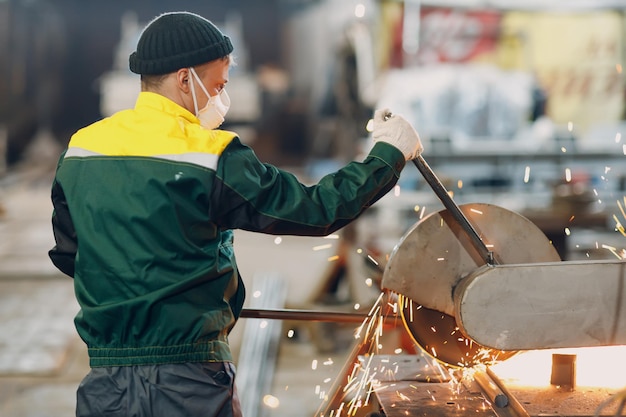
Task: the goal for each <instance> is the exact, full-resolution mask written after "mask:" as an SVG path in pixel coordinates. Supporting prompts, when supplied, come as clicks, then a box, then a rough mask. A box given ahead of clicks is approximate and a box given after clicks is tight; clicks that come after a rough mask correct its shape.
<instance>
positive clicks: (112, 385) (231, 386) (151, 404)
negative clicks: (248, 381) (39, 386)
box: [76, 362, 242, 417]
mask: <svg viewBox="0 0 626 417" xmlns="http://www.w3.org/2000/svg"><path fill="white" fill-rule="evenodd" d="M76 400H77V401H76V416H77V417H96V416H97V417H160V416H162V417H242V416H241V407H240V405H239V398H238V397H237V391H236V389H235V367H234V365H233V364H231V363H227V362H210V363H182V364H167V365H141V366H116V367H102V368H92V369H91V371H90V372H89V373H88V374H87V376H86V377H85V378H84V379H83V381H82V382H81V383H80V386H79V387H78V391H77V393H76Z"/></svg>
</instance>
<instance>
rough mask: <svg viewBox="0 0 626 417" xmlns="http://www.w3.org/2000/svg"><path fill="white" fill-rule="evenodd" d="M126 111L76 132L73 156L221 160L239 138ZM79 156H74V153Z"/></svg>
mask: <svg viewBox="0 0 626 417" xmlns="http://www.w3.org/2000/svg"><path fill="white" fill-rule="evenodd" d="M163 116H164V114H163V113H157V112H150V111H143V112H137V111H136V110H124V111H121V112H119V113H116V114H114V115H113V116H111V117H108V118H106V119H103V120H100V121H98V122H96V123H94V124H91V125H89V126H87V127H85V128H83V129H81V130H79V131H78V132H76V133H75V134H74V135H73V136H72V138H71V140H70V143H69V145H68V148H69V150H68V152H69V154H70V155H80V154H82V155H84V156H88V155H90V156H95V155H100V156H145V157H162V156H174V155H184V154H211V155H214V156H217V157H219V156H220V155H221V154H222V152H223V151H224V149H225V148H226V146H228V144H229V143H230V142H231V141H232V140H233V139H234V138H235V137H237V134H236V133H234V132H229V131H225V130H208V129H205V128H203V127H202V126H200V125H199V124H197V123H193V122H192V121H190V120H188V119H187V118H185V117H182V116H170V117H167V115H166V117H163ZM73 148H74V149H75V150H76V151H78V150H79V149H80V151H79V152H71V150H72V149H73Z"/></svg>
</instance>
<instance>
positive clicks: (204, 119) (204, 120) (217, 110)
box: [189, 68, 230, 130]
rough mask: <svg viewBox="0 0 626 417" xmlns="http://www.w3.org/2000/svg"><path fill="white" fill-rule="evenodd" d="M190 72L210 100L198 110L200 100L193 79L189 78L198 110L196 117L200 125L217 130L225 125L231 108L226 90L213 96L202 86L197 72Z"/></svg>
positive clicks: (194, 102) (195, 106) (194, 103)
mask: <svg viewBox="0 0 626 417" xmlns="http://www.w3.org/2000/svg"><path fill="white" fill-rule="evenodd" d="M189 71H190V72H191V73H192V74H193V76H194V77H195V78H196V80H197V81H198V84H199V85H200V88H201V89H202V91H204V94H206V96H207V97H208V98H209V101H208V102H207V103H206V106H204V107H203V108H201V109H200V110H198V100H197V99H196V91H195V89H194V86H193V85H194V83H193V77H191V78H189V81H190V85H191V96H192V97H193V106H194V109H195V110H196V117H197V118H198V119H199V120H200V125H201V126H202V127H204V128H205V129H209V130H211V129H217V128H218V127H219V126H220V125H221V124H222V123H224V117H225V116H226V113H227V112H228V108H229V107H230V98H229V97H228V94H227V93H226V90H224V89H222V91H220V93H219V94H217V95H215V96H211V95H210V94H209V92H208V91H207V90H206V88H205V87H204V84H202V81H201V80H200V77H198V74H197V73H196V71H195V70H194V69H193V68H190V69H189Z"/></svg>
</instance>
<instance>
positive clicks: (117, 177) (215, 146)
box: [49, 92, 405, 367]
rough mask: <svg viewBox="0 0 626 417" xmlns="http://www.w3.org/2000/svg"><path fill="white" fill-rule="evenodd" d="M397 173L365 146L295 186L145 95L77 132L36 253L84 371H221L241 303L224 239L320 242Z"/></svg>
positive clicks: (394, 155) (165, 102)
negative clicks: (72, 310)
mask: <svg viewBox="0 0 626 417" xmlns="http://www.w3.org/2000/svg"><path fill="white" fill-rule="evenodd" d="M404 164H405V161H404V158H403V156H402V153H401V152H400V151H399V150H397V149H396V148H395V147H393V146H391V145H388V144H386V143H378V144H376V145H375V146H374V147H373V149H372V150H371V152H370V154H369V155H368V156H367V158H366V159H365V160H364V161H363V162H352V163H350V164H348V165H347V166H346V167H344V168H343V169H340V170H339V171H337V172H335V173H333V174H329V175H327V176H325V177H323V178H322V179H321V180H320V181H319V183H318V184H316V185H313V186H305V185H303V184H301V183H300V182H299V181H298V180H297V179H296V177H295V176H294V175H292V174H290V173H288V172H285V171H282V170H280V169H278V168H276V167H274V166H272V165H268V164H263V163H261V162H259V160H258V159H257V157H256V156H255V154H254V152H253V151H252V150H251V149H250V148H249V147H248V146H246V145H244V144H242V143H241V142H240V140H239V138H238V137H237V135H236V134H234V133H231V132H227V131H222V130H206V129H204V128H202V127H201V126H200V124H199V120H198V119H197V118H196V117H195V116H194V115H193V114H192V113H190V112H189V111H187V110H186V109H184V108H182V107H181V106H179V105H177V104H176V103H174V102H172V101H170V100H169V99H167V98H165V97H163V96H161V95H158V94H155V93H150V92H142V93H140V95H139V97H138V99H137V103H136V106H135V108H134V109H130V110H124V111H121V112H119V113H116V114H115V115H113V116H111V117H108V118H105V119H103V120H101V121H98V122H96V123H94V124H92V125H90V126H87V127H85V128H83V129H81V130H79V131H78V132H76V133H75V134H74V135H73V136H72V138H71V140H70V142H69V145H68V148H67V150H66V151H65V152H64V154H63V155H62V156H61V158H60V161H59V164H58V167H57V171H56V176H55V180H54V183H53V185H52V202H53V205H54V212H53V216H52V224H53V229H54V236H55V240H56V246H55V247H54V248H53V249H52V250H50V253H49V255H50V258H51V259H52V262H53V263H54V264H55V265H56V266H57V268H59V269H60V270H61V271H62V272H64V273H65V274H67V275H69V276H72V277H73V278H74V285H75V292H76V297H77V300H78V303H79V305H80V311H79V313H78V314H77V316H76V318H75V325H76V328H77V330H78V333H79V334H80V336H81V338H82V339H83V340H84V341H85V343H86V344H87V347H88V352H89V357H90V364H91V366H92V367H99V366H126V365H145V364H163V363H180V362H207V361H231V360H232V357H231V353H230V349H229V346H228V333H229V332H230V330H231V329H232V326H233V325H234V323H235V321H236V320H237V318H238V317H239V314H240V312H241V309H242V306H243V302H244V295H245V290H244V285H243V281H242V279H241V277H240V276H239V273H238V270H237V264H236V261H235V254H234V250H233V232H232V230H233V229H237V228H238V229H243V230H248V231H255V232H262V233H268V234H276V235H303V236H304V235H307V236H324V235H327V234H330V233H332V232H334V231H336V230H337V229H339V228H341V227H342V226H344V225H346V224H347V223H349V222H350V221H351V220H353V219H355V218H356V217H357V216H359V214H361V213H362V212H363V211H364V210H365V209H366V208H367V207H368V206H370V205H371V204H372V203H374V202H375V201H376V200H378V199H379V198H380V197H382V196H383V195H384V194H385V193H386V192H387V191H389V190H390V189H391V188H392V187H393V186H394V184H395V183H396V182H397V180H398V177H399V173H400V171H401V170H402V168H403V167H404Z"/></svg>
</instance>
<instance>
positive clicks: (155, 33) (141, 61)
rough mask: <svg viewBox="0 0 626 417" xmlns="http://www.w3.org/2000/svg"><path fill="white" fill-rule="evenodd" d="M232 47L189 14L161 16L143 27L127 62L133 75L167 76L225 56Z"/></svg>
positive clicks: (206, 22) (208, 24) (211, 27)
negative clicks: (134, 49)
mask: <svg viewBox="0 0 626 417" xmlns="http://www.w3.org/2000/svg"><path fill="white" fill-rule="evenodd" d="M232 51H233V45H232V44H231V42H230V39H229V38H228V36H225V35H224V34H223V33H222V32H220V30H219V29H218V28H217V27H216V26H215V25H214V24H213V23H211V22H210V21H209V20H207V19H205V18H204V17H202V16H198V15H197V14H194V13H189V12H174V13H165V14H162V15H160V16H159V17H157V18H156V19H154V20H153V21H152V22H150V23H149V24H148V26H146V28H145V29H144V30H143V32H142V33H141V36H140V37H139V42H138V43H137V51H135V52H133V53H132V54H130V57H129V59H128V62H129V66H130V70H131V71H132V72H134V73H135V74H146V75H159V74H168V73H170V72H174V71H176V70H179V69H181V68H187V67H193V66H195V65H200V64H204V63H207V62H210V61H213V60H216V59H219V58H223V57H225V56H227V55H229V54H230V53H231V52H232Z"/></svg>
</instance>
